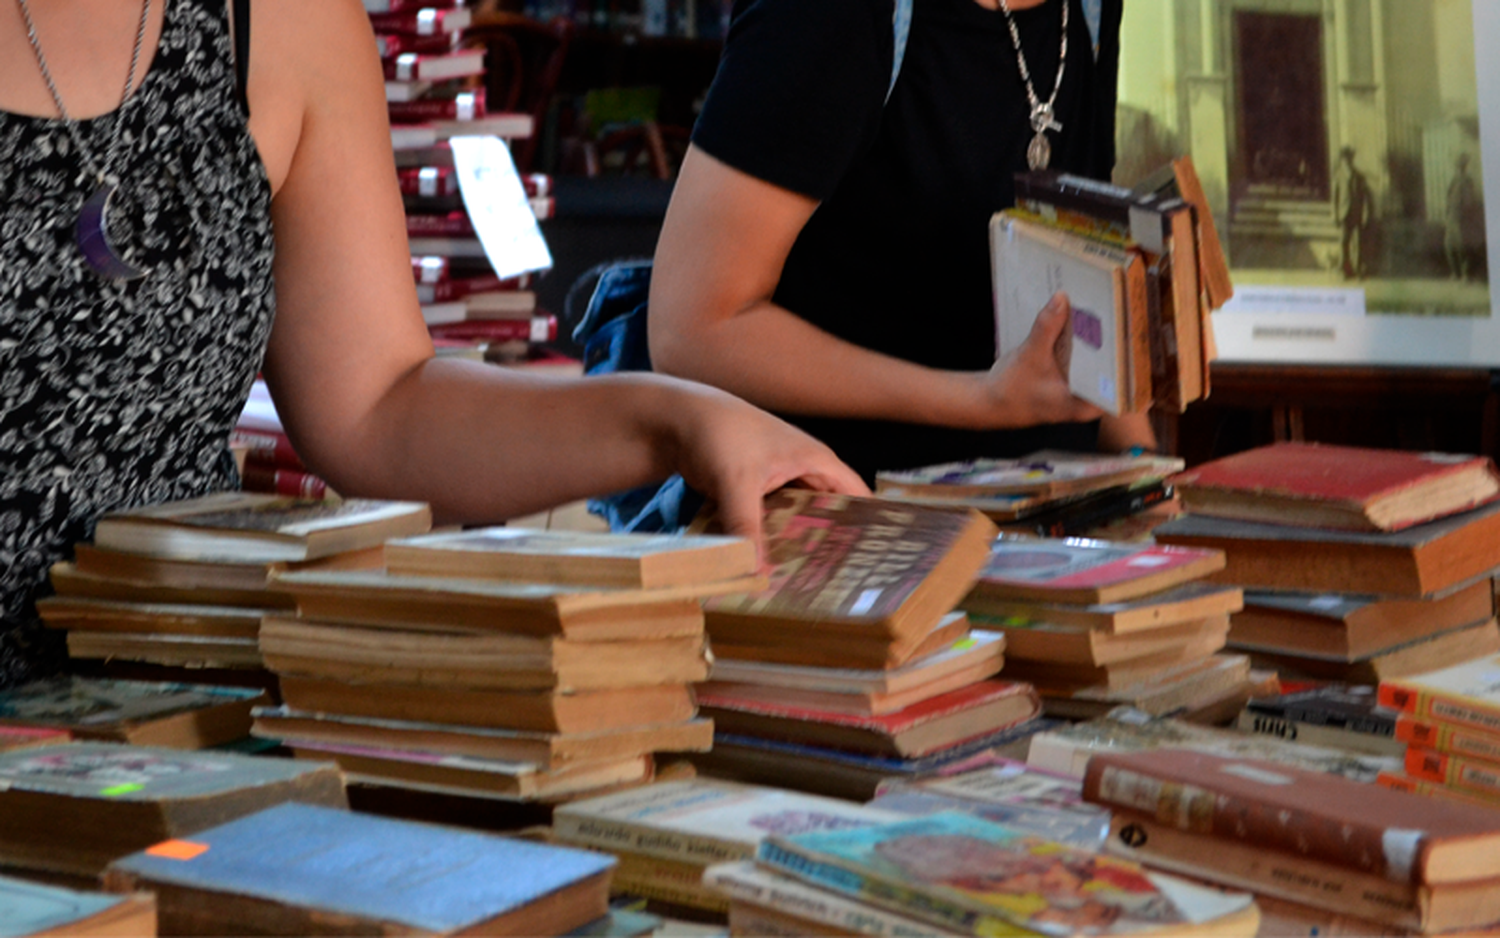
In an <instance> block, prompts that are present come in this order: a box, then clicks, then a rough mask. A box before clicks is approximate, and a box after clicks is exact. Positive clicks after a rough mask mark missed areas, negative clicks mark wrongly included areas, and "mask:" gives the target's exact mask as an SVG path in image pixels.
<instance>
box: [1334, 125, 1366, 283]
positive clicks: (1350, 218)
mask: <svg viewBox="0 0 1500 938" xmlns="http://www.w3.org/2000/svg"><path fill="white" fill-rule="evenodd" d="M1333 214H1334V218H1336V219H1338V223H1339V229H1340V234H1341V237H1340V241H1339V259H1340V261H1341V262H1342V265H1343V270H1344V279H1345V280H1362V279H1364V278H1365V277H1366V276H1367V275H1368V274H1369V272H1370V271H1369V257H1368V254H1369V248H1370V244H1369V241H1370V229H1371V227H1372V222H1373V221H1374V219H1375V205H1374V200H1373V199H1372V198H1371V193H1370V182H1369V180H1367V179H1366V178H1365V174H1364V173H1362V172H1360V171H1359V170H1358V169H1357V168H1355V166H1354V148H1353V147H1349V146H1346V147H1344V148H1343V149H1342V150H1340V151H1339V165H1338V169H1337V170H1335V171H1334V175H1333Z"/></svg>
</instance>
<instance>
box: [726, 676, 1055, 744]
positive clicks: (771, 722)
mask: <svg viewBox="0 0 1500 938" xmlns="http://www.w3.org/2000/svg"><path fill="white" fill-rule="evenodd" d="M698 705H699V707H700V708H701V710H702V715H703V716H711V717H713V719H714V728H715V729H716V730H719V731H722V732H725V733H733V734H738V735H744V736H756V737H759V738H762V739H781V740H788V741H790V742H795V743H805V744H808V745H812V746H827V747H830V748H833V749H850V750H854V751H856V752H872V753H877V754H881V755H899V756H902V757H906V758H910V757H913V756H923V755H927V754H929V753H933V752H937V751H939V750H942V749H947V748H948V747H950V746H955V745H958V744H959V743H961V742H964V741H965V740H969V739H974V738H977V737H980V736H986V735H989V734H991V733H994V732H996V731H998V730H1001V729H1004V728H1006V727H1007V726H1014V725H1015V724H1017V723H1021V722H1024V721H1026V720H1029V719H1031V718H1032V717H1035V716H1036V715H1037V714H1038V713H1039V712H1040V709H1041V704H1040V703H1039V702H1038V700H1037V696H1036V691H1035V690H1034V689H1032V687H1031V685H1030V684H1022V683H1020V682H1018V681H979V682H977V683H974V684H970V685H969V686H968V687H963V688H960V689H958V690H955V691H950V692H948V693H946V694H939V695H938V696H936V697H929V698H928V699H926V700H923V701H921V702H919V703H915V704H912V705H911V706H910V707H905V708H903V709H901V710H897V711H894V712H892V713H886V714H882V715H880V716H864V715H860V714H851V713H837V712H834V711H829V710H816V709H810V708H806V707H790V706H785V705H782V704H775V703H770V702H768V701H765V700H760V699H754V698H750V699H747V698H742V697H738V696H735V695H733V694H725V693H710V692H707V691H704V692H701V693H699V695H698Z"/></svg>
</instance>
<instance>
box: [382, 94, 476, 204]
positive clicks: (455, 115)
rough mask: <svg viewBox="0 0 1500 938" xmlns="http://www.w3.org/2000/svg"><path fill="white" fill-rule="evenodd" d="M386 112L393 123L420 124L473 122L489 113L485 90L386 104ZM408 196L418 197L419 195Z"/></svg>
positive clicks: (447, 166) (413, 193) (446, 166)
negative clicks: (485, 101) (429, 122)
mask: <svg viewBox="0 0 1500 938" xmlns="http://www.w3.org/2000/svg"><path fill="white" fill-rule="evenodd" d="M386 110H387V111H388V112H389V113H390V117H391V121H392V122H393V123H420V122H422V121H437V120H452V121H472V120H478V119H479V118H481V117H484V116H485V115H486V114H488V113H489V112H488V111H486V110H485V108H484V89H483V88H476V89H474V90H473V91H464V92H461V93H459V94H456V95H454V96H452V97H451V98H421V99H418V100H416V101H396V102H390V103H388V104H386ZM419 168H420V167H419ZM442 168H445V169H446V168H449V165H446V164H445V166H444V167H442ZM454 191H457V190H456V189H455V190H454ZM408 194H409V195H417V194H418V193H415V192H412V193H408Z"/></svg>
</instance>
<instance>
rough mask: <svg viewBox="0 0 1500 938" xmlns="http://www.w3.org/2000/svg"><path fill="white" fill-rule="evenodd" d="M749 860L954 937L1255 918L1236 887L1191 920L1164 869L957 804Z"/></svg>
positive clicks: (1149, 930)
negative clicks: (953, 809)
mask: <svg viewBox="0 0 1500 938" xmlns="http://www.w3.org/2000/svg"><path fill="white" fill-rule="evenodd" d="M757 859H759V860H760V862H761V863H762V864H765V865H767V866H769V867H771V868H772V869H775V870H778V871H781V872H785V873H787V874H789V875H792V876H794V877H796V878H798V879H801V880H804V881H806V882H810V883H813V884H815V885H818V886H821V887H822V888H825V889H832V890H834V891H837V892H842V893H846V894H850V895H854V896H858V897H860V898H862V899H865V900H867V901H869V902H871V903H872V904H875V905H879V906H882V907H885V908H890V909H892V910H894V911H897V912H901V913H904V914H908V915H912V916H914V917H917V918H921V919H923V920H926V921H929V922H933V923H934V924H937V925H939V926H941V927H943V928H945V929H951V930H955V931H958V932H960V933H964V934H975V935H985V934H1015V933H1016V930H1017V929H1022V930H1024V931H1026V932H1031V933H1037V934H1044V935H1080V934H1082V935H1101V934H1160V933H1164V932H1165V933H1172V932H1179V933H1189V932H1190V930H1191V929H1193V928H1195V927H1196V928H1198V929H1200V930H1201V929H1202V927H1203V926H1204V924H1205V922H1206V921H1211V920H1212V919H1218V918H1226V917H1230V916H1236V917H1239V918H1240V919H1241V922H1240V927H1239V928H1238V929H1236V932H1235V933H1242V934H1247V935H1249V934H1254V931H1255V924H1256V922H1257V916H1256V914H1255V906H1254V903H1253V902H1252V901H1251V898H1250V897H1249V896H1247V895H1222V894H1221V895H1219V896H1218V902H1217V903H1216V904H1215V905H1216V907H1215V908H1213V909H1212V912H1210V913H1209V914H1207V915H1204V916H1203V917H1202V918H1198V919H1197V920H1195V919H1194V918H1193V917H1190V916H1189V914H1188V913H1187V912H1186V911H1185V910H1184V909H1183V908H1182V907H1180V906H1179V905H1178V903H1177V902H1176V901H1174V895H1176V894H1178V893H1177V891H1176V890H1175V889H1174V888H1173V887H1175V886H1176V885H1177V881H1173V880H1172V878H1171V877H1163V876H1161V875H1160V874H1151V873H1148V872H1147V871H1146V870H1144V869H1142V868H1141V867H1140V866H1138V865H1137V864H1135V863H1132V862H1130V861H1128V860H1121V859H1117V858H1113V857H1109V856H1105V855H1102V854H1098V853H1094V852H1091V851H1086V850H1079V849H1076V848H1072V847H1068V846H1065V845H1063V844H1058V843H1054V842H1050V841H1046V840H1042V839H1041V838H1037V837H1030V836H1026V835H1025V834H1022V833H1020V832H1018V831H1015V830H1012V829H1010V828H1007V827H1002V826H1000V825H998V824H991V823H988V822H986V821H982V820H980V819H978V818H974V817H970V816H968V815H963V814H956V813H947V814H934V815H931V816H929V817H923V818H916V819H908V820H904V821H899V822H896V823H893V824H883V825H880V826H877V827H870V828H856V829H853V830H847V831H828V832H814V833H809V834H799V835H794V836H785V835H776V836H773V837H771V838H769V839H768V840H766V841H765V842H763V843H762V845H761V848H760V851H759V853H758V855H757ZM1166 883H1171V884H1172V885H1171V886H1165V884H1166ZM1181 885H1182V886H1183V887H1185V888H1186V889H1194V887H1190V886H1188V885H1187V884H1186V883H1182V884H1181ZM1164 886H1165V888H1164ZM1194 891H1196V892H1199V893H1206V892H1207V890H1194ZM1196 911H1197V910H1195V912H1196Z"/></svg>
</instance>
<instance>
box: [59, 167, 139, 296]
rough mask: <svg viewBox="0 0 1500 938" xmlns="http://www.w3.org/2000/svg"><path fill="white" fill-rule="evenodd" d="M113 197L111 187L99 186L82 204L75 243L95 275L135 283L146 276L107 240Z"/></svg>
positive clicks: (113, 188) (113, 190) (112, 187)
mask: <svg viewBox="0 0 1500 938" xmlns="http://www.w3.org/2000/svg"><path fill="white" fill-rule="evenodd" d="M114 194H115V187H114V186H112V185H108V184H106V185H102V186H100V187H99V189H98V190H97V191H96V192H95V193H94V194H93V195H91V196H89V200H88V201H87V202H85V203H83V208H82V210H80V211H79V213H78V225H77V226H76V228H75V229H74V232H75V240H76V242H77V244H78V250H80V251H82V252H83V259H84V260H85V261H88V265H89V267H91V268H93V270H94V273H96V274H98V275H99V276H101V277H103V278H105V279H106V280H138V279H140V278H141V277H144V276H146V272H145V271H144V270H141V269H140V268H138V267H136V266H134V265H133V264H130V263H129V262H127V261H126V260H125V259H124V258H123V257H121V256H120V255H119V253H118V252H116V251H115V247H114V245H113V244H111V243H110V240H109V200H110V198H111V197H113V196H114Z"/></svg>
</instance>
